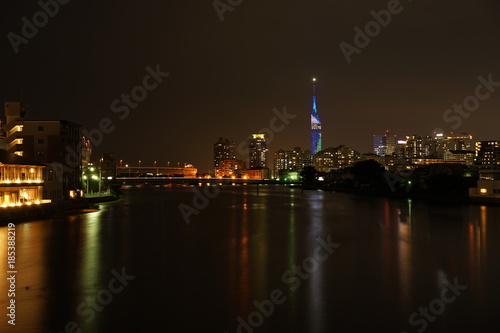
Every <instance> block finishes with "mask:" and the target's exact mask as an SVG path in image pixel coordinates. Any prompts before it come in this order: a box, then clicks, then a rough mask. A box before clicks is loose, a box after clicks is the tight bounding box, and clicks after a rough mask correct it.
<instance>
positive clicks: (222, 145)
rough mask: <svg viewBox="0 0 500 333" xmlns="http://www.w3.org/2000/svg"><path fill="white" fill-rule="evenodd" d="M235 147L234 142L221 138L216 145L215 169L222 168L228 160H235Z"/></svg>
mask: <svg viewBox="0 0 500 333" xmlns="http://www.w3.org/2000/svg"><path fill="white" fill-rule="evenodd" d="M234 149H235V145H234V141H233V140H229V139H227V138H219V141H217V142H216V143H215V144H214V169H216V168H218V167H221V166H222V164H224V161H226V160H235V159H236V155H235V153H234Z"/></svg>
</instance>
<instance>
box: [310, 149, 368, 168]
mask: <svg viewBox="0 0 500 333" xmlns="http://www.w3.org/2000/svg"><path fill="white" fill-rule="evenodd" d="M360 156H361V155H360V153H358V152H357V151H355V150H354V149H352V148H349V147H347V146H345V145H340V146H338V147H335V148H334V147H330V148H327V149H324V150H322V151H320V152H318V153H316V155H314V156H313V165H314V167H315V168H316V170H317V171H319V172H330V171H332V170H338V169H342V168H345V167H349V166H353V165H354V163H356V162H358V161H359V159H360Z"/></svg>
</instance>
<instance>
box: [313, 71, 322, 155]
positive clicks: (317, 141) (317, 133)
mask: <svg viewBox="0 0 500 333" xmlns="http://www.w3.org/2000/svg"><path fill="white" fill-rule="evenodd" d="M321 150H322V148H321V120H319V115H318V109H317V107H316V78H314V79H313V109H312V113H311V154H312V155H314V154H316V153H317V152H319V151H321Z"/></svg>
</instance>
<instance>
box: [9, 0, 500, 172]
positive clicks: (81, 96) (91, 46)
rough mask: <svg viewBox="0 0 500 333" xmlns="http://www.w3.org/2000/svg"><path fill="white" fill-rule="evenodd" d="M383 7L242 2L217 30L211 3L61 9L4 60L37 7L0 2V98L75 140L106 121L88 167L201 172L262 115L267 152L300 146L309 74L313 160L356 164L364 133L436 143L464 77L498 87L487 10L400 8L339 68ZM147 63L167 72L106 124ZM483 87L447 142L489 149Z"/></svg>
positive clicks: (492, 1)
mask: <svg viewBox="0 0 500 333" xmlns="http://www.w3.org/2000/svg"><path fill="white" fill-rule="evenodd" d="M224 2H225V1H224ZM235 2H237V1H236V0H234V1H233V3H235ZM388 2H389V1H385V0H384V1H373V0H370V1H368V0H363V1H332V0H309V1H297V0H273V1H245V0H243V1H242V3H241V4H240V5H238V6H236V7H235V8H234V10H233V11H232V12H229V11H228V12H225V13H224V21H223V22H221V20H220V19H219V16H218V14H217V13H216V11H215V9H214V7H213V4H212V1H211V0H207V1H165V0H163V1H144V2H138V1H129V0H120V1H102V0H101V1H94V0H86V1H78V0H72V1H70V2H69V3H67V4H65V5H60V8H59V13H57V15H55V16H54V17H53V18H50V19H49V20H48V23H47V24H46V25H45V26H43V27H41V28H39V31H38V33H37V34H36V36H34V37H33V38H31V39H29V42H28V43H27V44H21V45H19V52H18V54H16V53H15V52H14V49H13V47H12V46H11V43H10V41H9V39H8V38H7V35H8V33H9V32H14V33H16V34H19V35H20V34H21V28H22V25H23V22H22V21H21V18H22V17H23V16H26V17H27V18H28V19H29V20H30V21H32V17H33V14H35V13H36V12H38V11H39V10H40V6H39V4H38V3H37V1H31V0H30V1H18V0H2V3H1V8H0V12H1V15H2V18H1V27H2V28H1V29H2V31H1V35H2V43H1V48H2V51H1V54H2V67H1V68H2V70H1V89H0V102H1V103H2V106H3V103H4V102H5V101H18V100H21V98H22V101H23V102H24V103H25V104H27V105H29V115H30V117H31V118H37V119H41V118H51V119H54V118H60V119H68V120H71V121H74V122H77V123H80V124H81V125H83V127H84V128H86V129H87V130H91V129H93V128H96V127H98V125H99V122H100V121H101V119H103V118H109V119H111V120H112V121H113V124H114V125H115V126H116V128H115V130H114V131H113V132H112V133H110V134H105V135H104V138H103V141H102V143H101V144H100V145H99V146H98V147H95V150H94V153H95V155H94V157H95V158H97V157H98V156H99V155H100V154H101V153H102V152H107V151H113V152H114V153H116V154H117V157H118V158H121V159H123V160H125V161H126V162H128V163H129V164H135V165H136V164H137V160H139V159H141V160H142V161H143V162H142V165H143V166H144V165H146V164H150V165H152V164H153V160H158V162H159V165H160V164H164V165H166V162H167V161H170V162H173V163H174V162H175V163H176V162H177V161H180V162H188V163H192V164H194V165H195V167H198V169H199V170H200V172H207V171H208V169H211V168H212V152H213V143H214V142H215V141H217V139H218V138H219V137H221V136H223V137H229V138H232V139H234V140H235V141H236V142H237V143H239V142H241V141H243V140H246V138H247V136H248V135H249V134H250V133H252V132H257V131H258V130H259V129H261V128H263V127H268V126H269V122H270V120H271V119H272V117H273V116H274V114H273V113H272V110H273V108H277V109H279V110H281V109H282V108H283V106H286V107H287V110H288V113H291V114H296V115H297V117H296V118H295V119H293V120H291V122H290V124H289V125H288V126H287V127H286V128H285V130H283V131H282V132H281V133H276V135H275V139H274V140H273V141H272V142H271V143H270V144H269V149H270V152H274V151H275V150H277V149H279V148H284V149H292V148H293V147H294V146H301V147H303V148H309V122H310V116H309V114H310V112H311V91H312V89H311V79H312V78H313V77H317V79H318V88H317V93H318V111H319V114H320V117H321V120H322V123H323V148H326V147H329V146H337V145H340V144H346V145H348V146H350V147H352V148H354V149H356V150H358V151H360V152H368V151H370V150H373V141H372V135H373V134H382V133H383V132H384V131H385V130H386V129H389V130H391V131H393V132H394V133H395V134H398V135H406V134H421V135H430V134H431V132H432V130H433V129H435V128H442V129H444V130H446V131H451V130H452V128H451V126H450V125H451V123H448V122H445V121H444V120H443V113H444V112H445V111H446V110H447V109H448V108H450V107H452V106H453V104H454V103H462V102H463V101H464V99H465V98H466V97H467V96H469V95H473V94H474V92H475V88H476V86H477V85H478V84H479V81H478V79H477V78H478V76H480V75H482V76H483V77H485V78H487V77H488V75H489V74H492V75H493V80H494V81H498V82H500V39H499V36H500V4H499V3H498V1H497V0H468V1H460V0H432V1H431V0H413V1H407V0H405V1H402V2H401V6H402V7H401V8H402V10H401V13H399V14H396V15H392V20H391V22H390V23H389V24H388V25H387V27H385V28H382V29H381V31H380V33H379V34H378V35H377V36H375V37H373V38H371V41H370V43H369V45H368V46H367V47H365V48H363V49H362V50H361V52H360V54H353V55H352V62H351V63H350V64H348V63H347V61H346V59H345V57H344V55H343V54H342V51H341V49H340V47H339V44H340V43H341V42H346V43H349V44H354V42H353V39H354V36H355V32H354V30H353V29H354V27H356V26H358V27H360V28H361V29H362V30H364V27H365V24H366V23H368V22H369V21H372V20H374V19H373V17H372V15H371V14H370V12H371V11H372V10H375V11H379V10H382V9H385V8H387V6H388ZM157 64H160V68H161V70H162V71H163V72H169V73H170V75H169V76H168V77H166V78H164V80H163V82H162V83H161V84H160V85H159V86H158V87H157V88H156V89H154V90H152V91H150V92H148V96H147V98H146V99H145V100H144V101H143V102H141V103H140V104H139V105H138V106H137V107H136V108H135V109H131V110H130V113H129V115H128V116H127V117H125V118H124V119H120V118H119V116H120V115H121V114H120V113H114V112H112V111H111V104H112V102H113V101H114V100H115V99H117V98H120V95H121V94H122V93H126V94H129V93H130V91H131V89H132V88H133V87H135V86H137V85H140V84H142V81H143V78H144V76H145V75H146V74H147V72H146V70H145V68H146V66H151V67H152V68H154V67H156V65H157ZM497 89H498V91H496V92H495V93H493V94H492V95H491V96H490V98H488V99H486V100H485V101H482V102H481V104H480V106H479V108H478V110H477V111H475V112H473V113H471V114H470V117H469V118H468V119H464V120H463V123H462V124H461V126H460V127H459V128H457V130H456V131H457V132H470V133H472V134H474V139H477V140H489V139H500V131H499V130H498V126H499V125H498V124H499V122H500V115H499V107H500V87H498V88H497ZM21 94H22V95H21ZM269 156H271V154H270V155H269ZM241 157H246V156H241Z"/></svg>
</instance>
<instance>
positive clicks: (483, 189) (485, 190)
mask: <svg viewBox="0 0 500 333" xmlns="http://www.w3.org/2000/svg"><path fill="white" fill-rule="evenodd" d="M479 192H481V193H482V194H486V193H488V190H487V189H485V188H482V189H480V190H479Z"/></svg>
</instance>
